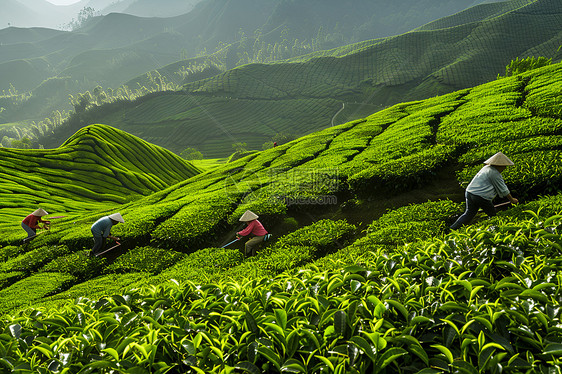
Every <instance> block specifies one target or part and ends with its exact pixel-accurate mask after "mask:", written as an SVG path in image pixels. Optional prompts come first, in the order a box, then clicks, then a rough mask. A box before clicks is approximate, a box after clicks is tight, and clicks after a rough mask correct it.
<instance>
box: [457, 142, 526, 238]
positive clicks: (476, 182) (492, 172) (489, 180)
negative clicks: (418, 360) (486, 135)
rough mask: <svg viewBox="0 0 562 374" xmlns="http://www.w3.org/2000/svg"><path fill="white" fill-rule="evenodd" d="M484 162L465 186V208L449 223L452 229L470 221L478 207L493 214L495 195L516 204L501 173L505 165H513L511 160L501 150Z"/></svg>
mask: <svg viewBox="0 0 562 374" xmlns="http://www.w3.org/2000/svg"><path fill="white" fill-rule="evenodd" d="M484 164H486V166H484V167H483V168H482V169H480V171H479V172H478V173H477V174H476V175H475V176H474V178H472V180H471V181H470V184H469V185H468V187H467V188H466V192H465V197H466V210H465V212H464V213H463V215H461V216H460V217H459V218H458V219H457V220H456V221H455V223H453V224H452V225H451V229H453V230H456V229H458V228H459V227H461V226H462V225H464V224H467V223H470V221H472V219H473V218H474V216H476V213H478V209H480V208H482V210H483V211H484V213H486V214H487V215H488V216H490V217H492V216H495V215H496V208H495V207H494V203H493V202H492V200H493V199H494V198H495V197H496V196H500V197H507V199H508V200H509V201H510V202H511V203H512V204H517V203H518V202H519V201H518V200H517V199H516V198H514V197H513V196H511V193H510V192H509V189H508V188H507V186H506V184H505V182H504V180H503V178H502V175H501V173H502V172H503V171H504V170H505V168H506V167H508V166H512V165H513V161H511V160H510V159H509V158H508V157H507V156H506V155H504V154H503V153H502V152H498V153H496V154H495V155H493V156H492V157H490V158H489V159H487V160H486V161H484Z"/></svg>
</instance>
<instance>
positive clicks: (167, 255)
mask: <svg viewBox="0 0 562 374" xmlns="http://www.w3.org/2000/svg"><path fill="white" fill-rule="evenodd" d="M183 257H185V254H183V253H181V252H175V251H172V250H169V249H161V248H154V247H136V248H133V249H131V250H129V251H127V252H126V253H124V254H123V255H121V256H119V258H118V259H117V260H116V261H114V262H113V263H112V264H111V265H109V266H107V267H106V269H105V271H106V272H109V273H113V272H115V273H143V272H144V273H152V274H158V273H160V272H161V271H163V270H165V269H168V268H170V267H172V266H173V265H174V264H175V263H176V262H178V261H180V260H181V259H182V258H183Z"/></svg>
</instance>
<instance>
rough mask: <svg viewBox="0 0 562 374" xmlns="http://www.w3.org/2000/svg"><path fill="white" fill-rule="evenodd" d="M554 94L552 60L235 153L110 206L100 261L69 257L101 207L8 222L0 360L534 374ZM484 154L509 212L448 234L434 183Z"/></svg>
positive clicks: (553, 289) (557, 200) (466, 172)
mask: <svg viewBox="0 0 562 374" xmlns="http://www.w3.org/2000/svg"><path fill="white" fill-rule="evenodd" d="M561 90H562V64H555V65H552V66H548V67H544V68H541V69H537V70H533V71H529V72H526V73H523V74H520V75H516V76H513V77H509V78H504V79H499V80H496V81H493V82H490V83H487V84H484V85H481V86H477V87H474V88H469V89H464V90H461V91H457V92H453V93H450V94H447V95H443V96H440V97H434V98H431V99H426V100H422V101H415V102H406V103H401V104H398V105H395V106H393V107H391V108H388V109H385V110H383V111H380V112H378V113H375V114H373V115H371V116H369V117H367V118H364V119H361V120H357V121H353V122H349V123H346V124H343V125H340V126H334V127H332V128H330V129H327V130H324V131H319V132H316V133H313V134H310V135H308V136H305V137H303V138H300V139H297V140H295V141H293V142H290V143H287V144H285V145H281V146H279V147H277V148H274V149H271V150H267V151H263V152H259V153H256V154H252V155H249V156H247V157H245V158H243V159H240V160H237V161H235V162H233V163H231V164H228V165H225V166H223V167H220V168H217V169H215V170H213V171H209V172H206V173H202V174H198V175H196V176H194V177H192V178H190V179H187V180H185V181H183V182H180V183H178V184H176V185H173V186H171V187H169V188H167V189H164V190H161V191H159V192H156V193H154V194H152V195H150V196H147V197H144V198H142V199H139V200H136V201H132V202H130V203H127V204H124V205H121V206H119V208H118V209H119V211H121V213H122V214H123V216H124V218H125V223H124V224H123V225H121V224H120V225H118V226H116V227H114V228H113V230H112V233H113V234H116V235H119V236H120V237H121V238H122V243H123V244H122V246H121V250H120V251H119V250H117V251H114V252H113V254H111V255H109V256H107V257H105V258H92V257H88V256H86V255H85V252H86V251H87V250H89V246H90V245H91V233H90V226H91V224H92V223H93V222H94V221H95V220H96V219H97V218H99V217H100V216H101V215H104V214H107V212H108V211H111V210H117V206H112V207H111V208H112V209H111V210H109V209H106V210H100V211H91V212H75V213H73V214H71V217H70V218H69V219H67V220H66V221H63V222H61V223H60V224H57V225H56V226H55V227H53V228H52V229H51V231H50V232H48V233H47V234H44V235H42V236H41V237H40V238H38V239H35V241H33V242H32V243H31V244H30V245H29V246H27V247H22V246H20V245H19V240H20V239H21V236H22V235H23V233H22V230H21V229H19V228H17V227H14V228H10V229H7V228H6V229H5V233H6V234H5V235H3V236H2V237H1V238H0V258H1V259H2V260H4V262H2V263H1V264H0V284H1V287H2V288H1V289H0V312H1V313H8V315H7V316H6V317H5V318H4V319H3V320H2V321H0V328H1V329H3V331H5V334H3V339H4V341H5V342H7V346H8V347H9V349H6V353H5V357H6V358H5V363H3V364H2V365H5V366H6V367H10V366H15V365H27V366H26V367H31V365H34V366H33V368H35V369H39V368H45V369H46V368H47V367H49V368H53V367H54V366H56V365H60V366H57V367H61V366H64V365H66V366H69V367H72V368H73V369H76V370H82V369H84V370H85V371H87V370H90V369H92V370H97V369H99V368H100V367H105V368H110V369H108V370H117V369H118V368H120V367H123V365H126V367H127V368H128V369H130V370H137V371H143V372H151V371H152V372H154V371H156V370H160V371H169V370H177V371H179V372H188V371H190V370H194V368H197V369H198V372H199V371H201V372H218V371H220V370H224V369H227V370H230V369H232V370H235V368H238V369H239V370H246V371H251V372H255V373H260V372H268V373H269V372H275V373H281V372H285V371H287V370H286V369H287V368H290V369H291V371H298V372H315V371H321V370H322V371H332V372H333V371H336V370H335V367H336V366H337V367H338V370H341V371H342V372H349V373H361V372H375V371H376V370H379V372H381V373H390V372H397V371H415V372H419V371H422V370H425V372H429V371H431V372H434V371H435V370H437V369H435V368H439V370H440V371H453V370H457V369H458V368H462V369H463V371H466V372H478V371H479V370H480V371H482V372H493V371H494V370H498V368H501V370H502V371H503V370H504V369H505V371H508V369H509V371H513V372H521V371H534V372H543V371H544V372H546V371H548V368H550V367H552V364H553V362H555V361H556V360H559V357H560V350H559V347H560V346H559V342H560V341H561V339H562V334H561V333H560V330H559V328H558V327H557V326H558V325H559V319H560V316H561V313H562V310H561V309H560V307H559V305H560V300H558V298H557V296H556V295H557V292H558V290H559V289H560V287H561V286H562V279H561V278H560V276H559V274H560V272H562V268H561V266H560V259H559V256H560V253H561V250H562V236H561V234H562V233H561V227H562V225H561V224H562V209H561V203H562V194H561V193H560V192H561V187H560V186H561V185H562V161H561V160H562V112H561V111H560V105H561V104H562V102H561V97H560V95H559V93H560V91H561ZM104 129H106V128H105V127H103V126H102V127H97V126H94V127H91V128H90V131H94V132H96V133H97V131H101V130H104ZM88 140H89V137H88V134H84V133H79V134H76V137H75V138H73V139H70V140H69V142H68V144H67V146H70V145H72V144H74V143H77V144H80V143H82V141H88ZM498 150H501V151H503V152H505V153H506V154H507V155H508V156H509V157H510V158H512V159H513V160H514V162H515V166H513V167H510V168H509V169H507V170H506V171H504V173H503V175H504V178H505V180H506V182H507V184H508V185H509V186H510V188H512V189H513V193H514V194H515V193H516V196H517V197H518V198H520V200H521V202H522V204H521V206H516V207H510V208H509V209H507V210H506V211H505V212H501V213H500V214H499V215H498V216H497V217H494V218H493V219H491V220H484V221H483V220H480V219H477V220H476V222H475V223H474V225H473V226H469V227H466V228H462V229H461V230H458V231H453V232H450V233H446V231H447V229H446V228H447V225H448V223H450V222H451V218H454V217H452V216H453V215H454V214H455V213H457V212H460V211H461V210H462V204H461V203H460V200H462V195H461V196H459V202H456V201H452V200H449V199H447V197H450V195H447V194H445V196H442V195H439V193H441V192H442V191H443V190H442V189H441V187H439V186H441V185H444V184H455V185H457V188H458V183H459V182H464V181H467V180H468V179H470V178H471V177H472V176H473V175H474V174H475V173H476V172H477V170H478V169H479V168H481V167H482V162H483V161H484V160H485V159H486V158H488V157H489V156H490V155H491V154H494V153H496V152H497V151H498ZM22 179H25V175H24V176H22ZM515 190H516V191H517V192H515ZM422 191H424V192H425V195H424V197H425V198H427V197H428V196H431V195H432V197H431V198H430V201H419V199H420V198H419V195H420V192H422ZM397 196H398V197H400V198H401V199H400V200H394V197H397ZM381 205H382V207H383V208H392V209H391V210H388V211H381ZM246 209H252V210H253V211H255V212H256V213H258V214H259V216H260V221H262V222H263V223H264V224H265V226H266V227H267V228H268V229H270V230H271V231H272V232H275V233H276V237H275V239H273V240H272V241H271V242H269V243H265V244H264V246H263V247H264V248H262V249H261V251H260V252H259V253H258V255H257V256H255V257H253V258H244V256H243V255H242V254H241V253H240V251H239V250H233V249H229V248H218V247H219V246H221V245H222V244H223V243H224V241H226V240H228V239H231V238H232V236H233V235H234V232H235V229H234V227H235V225H236V224H237V223H238V218H239V217H240V215H241V214H242V212H244V211H245V210H246ZM12 212H13V213H12ZM8 213H12V214H13V217H14V219H15V218H16V217H17V214H15V213H16V212H15V211H14V210H11V209H8ZM18 218H19V217H18ZM342 218H344V219H342ZM345 218H350V219H351V218H352V219H354V222H352V223H351V222H347V221H346V220H345ZM231 248H232V247H231ZM234 248H237V249H240V248H241V247H240V246H238V247H234ZM29 307H32V309H28V308H29ZM16 311H20V312H21V314H19V315H18V314H16ZM93 329H95V331H93ZM186 331H188V332H189V333H188V334H187V335H186ZM26 334H30V335H29V336H36V337H37V338H35V339H34V340H33V341H30V342H26V343H25V344H24V343H23V341H22V337H23V336H27V335H26ZM94 335H95V337H96V338H94ZM62 342H65V344H62ZM461 342H462V343H463V344H461ZM47 343H49V344H47ZM127 347H129V349H127ZM139 347H142V349H141V348H139ZM131 350H133V352H131ZM35 351H40V352H42V353H41V355H40V356H39V355H33V352H35ZM71 352H74V354H72V355H71V354H70V353H71ZM143 352H144V353H143ZM149 352H151V353H149ZM211 352H212V354H211ZM350 352H351V353H350ZM353 352H355V353H353ZM360 352H363V353H360ZM303 353H306V354H305V355H304V356H303ZM508 353H509V354H508ZM57 354H62V355H67V354H68V357H69V359H68V360H67V361H65V362H62V361H61V363H59V362H58V361H56V360H55V361H54V360H53V359H52V357H55V356H54V355H57ZM151 355H152V356H151ZM305 356H306V357H309V358H308V359H304V358H303V357H305ZM150 357H152V359H150ZM179 357H182V358H183V359H178V358H179ZM53 362H54V363H53ZM556 362H558V361H556ZM282 368H283V369H282ZM477 368H478V369H477ZM46 370H47V369H46ZM48 370H51V369H48ZM46 372H48V371H46Z"/></svg>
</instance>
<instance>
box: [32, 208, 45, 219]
mask: <svg viewBox="0 0 562 374" xmlns="http://www.w3.org/2000/svg"><path fill="white" fill-rule="evenodd" d="M32 214H33V215H34V216H38V217H43V216H46V215H47V214H49V213H47V212H45V211H44V210H43V209H41V208H39V209H37V210H36V211H35V212H33V213H32Z"/></svg>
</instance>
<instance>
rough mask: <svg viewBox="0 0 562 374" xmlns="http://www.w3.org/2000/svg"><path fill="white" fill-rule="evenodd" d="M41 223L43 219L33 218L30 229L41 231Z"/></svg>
mask: <svg viewBox="0 0 562 374" xmlns="http://www.w3.org/2000/svg"><path fill="white" fill-rule="evenodd" d="M39 222H41V217H37V218H35V216H33V217H32V218H31V221H30V222H29V227H31V228H32V229H40V228H41V227H40V226H39Z"/></svg>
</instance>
